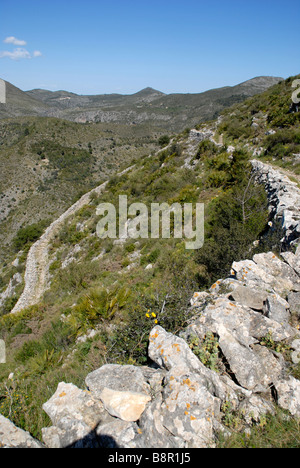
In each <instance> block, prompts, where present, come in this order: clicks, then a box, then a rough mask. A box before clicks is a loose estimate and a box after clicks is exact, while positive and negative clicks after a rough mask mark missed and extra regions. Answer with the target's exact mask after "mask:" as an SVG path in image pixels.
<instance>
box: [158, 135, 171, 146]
mask: <svg viewBox="0 0 300 468" xmlns="http://www.w3.org/2000/svg"><path fill="white" fill-rule="evenodd" d="M169 143H170V137H169V136H168V135H163V136H161V137H160V138H159V140H158V144H159V146H161V147H162V148H163V147H164V146H168V144H169Z"/></svg>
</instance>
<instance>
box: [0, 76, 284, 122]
mask: <svg viewBox="0 0 300 468" xmlns="http://www.w3.org/2000/svg"><path fill="white" fill-rule="evenodd" d="M279 81H282V78H277V77H268V76H266V77H257V78H253V79H251V80H249V81H245V82H244V83H241V84H238V85H236V86H227V87H224V88H217V89H212V90H209V91H206V92H204V93H196V94H164V93H162V92H160V91H157V90H155V89H153V88H150V87H148V88H145V89H143V90H141V91H139V92H137V93H135V94H132V95H122V94H100V95H88V96H84V95H78V94H75V93H70V92H68V91H55V92H53V91H47V90H42V89H34V90H31V91H27V92H23V91H21V90H20V89H18V88H16V87H15V86H13V85H11V84H10V83H6V88H7V104H6V105H4V104H0V119H4V118H9V117H16V116H47V117H59V118H63V119H66V120H69V121H73V122H80V123H86V122H103V123H107V122H115V123H119V124H131V125H132V124H140V123H144V122H147V123H149V124H152V125H156V126H157V125H159V126H160V128H163V129H165V130H169V131H180V130H182V129H183V128H185V127H191V126H193V125H195V124H197V123H199V122H200V121H205V120H209V119H213V118H215V117H216V116H217V115H218V114H219V113H220V112H221V111H222V110H223V109H224V108H226V107H229V106H231V105H232V104H235V103H238V102H242V101H244V100H245V99H246V98H248V97H252V96H254V95H255V94H258V93H261V92H263V91H265V90H267V89H268V88H269V87H271V86H273V85H274V84H276V83H278V82H279Z"/></svg>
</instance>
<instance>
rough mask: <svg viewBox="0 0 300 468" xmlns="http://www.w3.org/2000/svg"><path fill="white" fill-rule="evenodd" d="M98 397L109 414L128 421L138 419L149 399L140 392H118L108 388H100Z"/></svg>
mask: <svg viewBox="0 0 300 468" xmlns="http://www.w3.org/2000/svg"><path fill="white" fill-rule="evenodd" d="M100 398H101V401H102V403H103V404H104V407H105V409H106V410H107V411H108V412H109V414H111V415H112V416H115V417H116V418H119V419H122V421H128V422H133V421H137V420H138V419H140V417H141V414H142V413H143V412H144V411H145V408H146V405H147V403H149V401H151V398H150V396H147V395H145V394H142V393H136V392H118V391H116V390H111V389H109V388H104V389H103V390H102V392H101V395H100Z"/></svg>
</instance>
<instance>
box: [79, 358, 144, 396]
mask: <svg viewBox="0 0 300 468" xmlns="http://www.w3.org/2000/svg"><path fill="white" fill-rule="evenodd" d="M85 383H86V386H87V388H88V389H89V390H90V391H91V392H92V393H93V396H94V397H95V398H98V399H101V394H102V391H103V390H104V388H108V389H110V390H115V391H120V392H128V391H129V392H130V391H132V389H134V391H135V392H137V393H142V394H145V395H149V394H150V385H149V384H148V383H147V381H146V378H145V377H144V374H143V372H142V370H141V369H140V368H138V367H135V366H121V365H117V364H106V365H104V366H102V367H100V369H97V370H95V371H94V372H91V373H90V374H88V376H87V377H86V380H85Z"/></svg>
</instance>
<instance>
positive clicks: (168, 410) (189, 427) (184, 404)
mask: <svg viewBox="0 0 300 468" xmlns="http://www.w3.org/2000/svg"><path fill="white" fill-rule="evenodd" d="M261 164H262V163H257V164H256V165H254V166H255V171H256V172H257V174H258V176H259V178H260V179H261V180H260V181H261V182H263V183H264V184H265V186H266V189H267V191H268V195H269V200H270V207H271V211H272V215H273V217H274V218H277V219H279V220H281V221H282V224H283V226H284V229H285V233H286V235H285V238H284V239H283V243H284V244H285V245H290V248H291V250H290V251H287V252H285V253H282V255H281V257H280V258H279V257H278V256H276V255H275V254H273V253H272V252H268V253H262V254H258V255H255V256H254V257H253V259H252V260H245V261H241V262H234V263H233V265H232V269H231V273H230V276H229V277H228V278H226V279H222V280H219V281H217V282H216V283H215V284H214V285H212V287H211V289H210V290H209V291H207V292H200V293H195V294H194V297H193V298H192V300H191V307H193V310H194V312H195V319H194V321H193V322H192V323H191V324H190V325H189V326H188V327H187V328H186V330H184V332H183V333H182V334H181V336H180V337H178V336H175V335H173V334H171V333H167V332H166V331H165V330H164V329H163V328H161V327H160V326H159V325H158V326H156V327H155V328H154V329H153V330H152V331H151V333H150V336H149V348H148V355H149V360H150V362H152V365H151V366H150V367H136V366H120V365H105V366H103V367H101V368H100V369H98V370H96V371H95V372H93V373H91V374H89V375H88V376H87V377H86V389H79V388H77V387H76V386H74V385H73V384H67V383H63V382H62V383H60V384H59V385H58V388H57V391H56V393H55V394H54V395H53V396H52V398H51V399H50V400H49V401H48V402H47V403H45V404H44V406H43V409H44V411H45V412H46V413H47V414H48V416H49V417H50V419H51V421H52V426H51V427H48V428H45V429H43V441H44V444H45V446H46V447H50V448H64V447H90V448H98V447H111V448H113V447H123V448H160V447H161V448H194V447H199V448H200V447H201V448H202V447H214V446H215V444H216V440H217V437H218V434H219V433H220V432H223V433H225V434H229V433H230V427H229V426H228V420H229V419H231V420H232V418H235V420H236V424H238V425H239V427H240V428H243V429H244V430H251V426H252V425H253V424H254V423H259V422H260V421H262V420H263V419H264V418H265V416H266V414H269V413H271V414H272V413H274V412H275V405H279V407H281V408H283V409H285V410H287V411H288V412H289V413H290V415H291V416H293V417H296V418H300V381H299V380H297V379H296V378H294V377H293V376H292V375H291V366H292V365H297V364H298V363H299V362H300V332H299V330H298V324H299V317H300V305H299V304H300V247H297V242H298V239H299V234H300V232H298V229H299V226H300V224H299V206H298V202H299V200H300V191H299V189H298V188H297V186H296V185H295V184H292V183H291V184H292V185H289V186H288V192H286V191H285V188H284V187H286V186H287V185H286V184H287V183H286V181H285V180H284V179H283V178H282V177H283V176H282V175H281V174H280V173H278V172H277V171H273V169H271V168H269V166H267V165H265V164H263V165H262V166H260V165H261ZM268 168H269V169H268ZM19 431H20V430H19V429H17V428H15V426H13V425H12V424H11V423H10V422H9V421H7V420H5V418H2V417H1V419H0V442H1V444H2V445H4V446H9V447H10V446H16V445H18V440H19V441H20V443H19V445H20V446H28V447H35V446H36V447H40V446H41V444H39V443H38V442H37V441H34V440H33V439H32V438H31V437H30V435H29V434H26V433H24V432H23V431H20V432H19ZM18 437H19V439H18Z"/></svg>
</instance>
